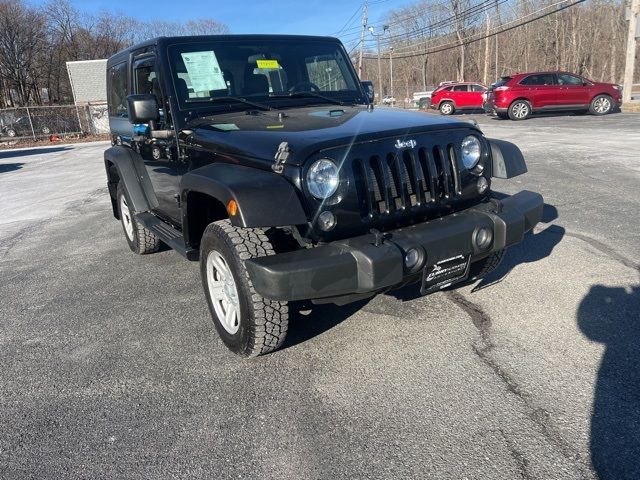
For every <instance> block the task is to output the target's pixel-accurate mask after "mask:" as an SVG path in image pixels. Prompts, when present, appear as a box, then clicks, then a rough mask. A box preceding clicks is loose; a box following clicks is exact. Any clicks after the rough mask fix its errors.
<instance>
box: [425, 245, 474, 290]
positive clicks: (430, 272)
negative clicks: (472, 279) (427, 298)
mask: <svg viewBox="0 0 640 480" xmlns="http://www.w3.org/2000/svg"><path fill="white" fill-rule="evenodd" d="M470 259H471V255H456V256H455V257H451V258H447V259H445V260H442V261H440V262H438V263H436V264H435V265H431V266H428V267H425V269H424V271H423V274H422V287H421V288H420V293H421V294H422V295H426V294H427V293H431V292H435V291H437V290H441V289H443V288H445V287H448V286H449V285H451V284H453V283H456V282H460V281H462V280H464V279H465V278H467V276H468V275H469V260H470Z"/></svg>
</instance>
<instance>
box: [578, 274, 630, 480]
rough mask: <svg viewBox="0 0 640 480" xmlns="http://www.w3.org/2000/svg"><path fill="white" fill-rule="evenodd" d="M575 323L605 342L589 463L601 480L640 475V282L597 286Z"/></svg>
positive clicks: (585, 301) (592, 422) (594, 411)
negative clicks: (625, 285) (625, 286)
mask: <svg viewBox="0 0 640 480" xmlns="http://www.w3.org/2000/svg"><path fill="white" fill-rule="evenodd" d="M577 324H578V327H579V328H580V330H581V332H582V333H583V334H584V335H585V336H586V337H587V338H589V339H590V340H592V341H594V342H599V343H602V344H603V345H604V347H605V350H604V353H603V355H602V360H601V363H600V367H599V369H598V376H597V379H596V385H595V391H594V399H593V410H592V415H591V436H590V449H591V462H592V465H593V468H594V469H595V471H596V472H597V474H598V478H600V479H602V480H608V479H612V480H613V479H615V480H624V479H629V480H631V479H633V480H637V479H639V478H640V344H639V342H640V285H635V286H632V287H627V288H623V287H618V288H612V287H607V286H604V285H594V286H592V287H591V289H590V290H589V292H588V294H587V295H586V296H585V297H584V298H583V299H582V302H581V303H580V306H579V307H578V311H577Z"/></svg>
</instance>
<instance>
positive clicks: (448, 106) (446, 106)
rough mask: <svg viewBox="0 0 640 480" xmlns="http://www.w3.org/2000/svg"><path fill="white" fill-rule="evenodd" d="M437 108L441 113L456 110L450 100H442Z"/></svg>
mask: <svg viewBox="0 0 640 480" xmlns="http://www.w3.org/2000/svg"><path fill="white" fill-rule="evenodd" d="M439 110H440V113H441V114H442V115H451V114H452V113H453V112H455V111H456V109H455V107H454V106H453V103H451V102H442V103H441V104H440V107H439Z"/></svg>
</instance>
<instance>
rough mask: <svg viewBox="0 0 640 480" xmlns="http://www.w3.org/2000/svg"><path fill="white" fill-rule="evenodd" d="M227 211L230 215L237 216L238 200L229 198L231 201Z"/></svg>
mask: <svg viewBox="0 0 640 480" xmlns="http://www.w3.org/2000/svg"><path fill="white" fill-rule="evenodd" d="M227 212H228V213H229V215H230V216H232V217H235V216H236V214H237V213H238V202H236V201H235V200H234V199H231V200H229V202H228V203H227Z"/></svg>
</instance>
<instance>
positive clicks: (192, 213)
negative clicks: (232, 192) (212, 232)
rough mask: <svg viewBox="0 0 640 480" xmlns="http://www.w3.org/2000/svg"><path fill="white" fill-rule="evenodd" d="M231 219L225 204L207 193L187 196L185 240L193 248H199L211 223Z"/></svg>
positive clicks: (195, 193) (191, 193)
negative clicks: (203, 235)
mask: <svg viewBox="0 0 640 480" xmlns="http://www.w3.org/2000/svg"><path fill="white" fill-rule="evenodd" d="M225 218H229V215H228V214H227V209H226V207H225V206H224V204H223V203H222V202H221V201H220V200H218V199H217V198H213V197H212V196H210V195H207V194H206V193H200V192H189V193H188V194H187V225H186V227H187V228H186V230H187V231H185V232H183V233H184V234H185V239H186V240H187V242H188V243H189V245H190V246H191V247H192V248H198V246H199V245H200V239H201V238H202V234H203V233H204V230H205V229H206V228H207V225H209V224H210V223H211V222H216V221H218V220H223V219H225Z"/></svg>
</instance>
